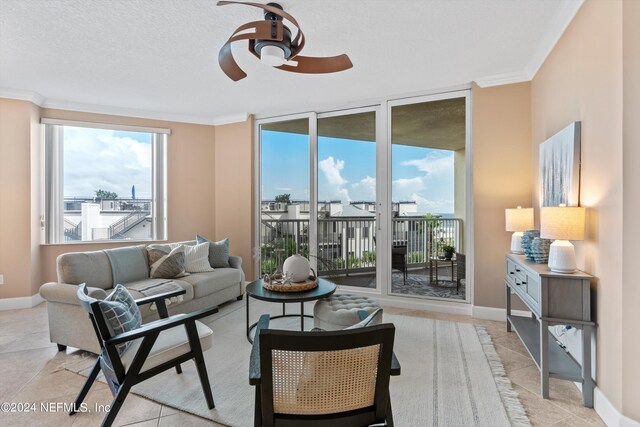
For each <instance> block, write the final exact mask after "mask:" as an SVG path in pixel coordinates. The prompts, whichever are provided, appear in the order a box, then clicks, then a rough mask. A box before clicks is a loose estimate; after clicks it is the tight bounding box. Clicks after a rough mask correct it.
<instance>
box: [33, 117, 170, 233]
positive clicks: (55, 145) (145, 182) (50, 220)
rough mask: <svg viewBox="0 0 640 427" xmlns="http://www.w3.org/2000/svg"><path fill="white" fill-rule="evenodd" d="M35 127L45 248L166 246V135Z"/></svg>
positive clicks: (66, 125)
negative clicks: (41, 158)
mask: <svg viewBox="0 0 640 427" xmlns="http://www.w3.org/2000/svg"><path fill="white" fill-rule="evenodd" d="M42 123H43V124H44V127H45V150H44V151H45V214H44V218H45V231H46V243H65V242H74V241H85V242H86V241H105V240H163V239H165V238H166V197H165V196H166V178H165V176H166V160H165V159H166V158H165V152H166V138H167V135H168V134H169V130H168V129H155V128H138V127H129V126H118V125H106V124H98V123H86V122H70V121H62V120H53V119H42Z"/></svg>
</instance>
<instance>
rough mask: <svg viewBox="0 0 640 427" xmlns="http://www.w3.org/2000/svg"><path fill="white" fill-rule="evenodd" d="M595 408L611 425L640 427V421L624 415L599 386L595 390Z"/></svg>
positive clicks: (606, 422) (610, 426) (616, 426)
mask: <svg viewBox="0 0 640 427" xmlns="http://www.w3.org/2000/svg"><path fill="white" fill-rule="evenodd" d="M593 409H595V410H596V412H597V413H598V415H599V416H600V418H602V421H604V423H605V424H606V425H607V426H609V427H640V422H638V421H635V420H632V419H631V418H629V417H625V416H624V415H622V414H621V413H620V411H618V408H616V407H615V406H614V405H613V404H612V403H611V402H610V401H609V399H607V396H605V394H604V393H603V392H602V390H600V388H598V387H596V388H595V390H594V392H593Z"/></svg>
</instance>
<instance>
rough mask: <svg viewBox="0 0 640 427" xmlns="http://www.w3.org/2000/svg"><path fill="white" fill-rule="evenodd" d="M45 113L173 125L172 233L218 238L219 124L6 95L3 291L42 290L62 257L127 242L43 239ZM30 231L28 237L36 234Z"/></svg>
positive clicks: (1, 106) (0, 247) (0, 138)
mask: <svg viewBox="0 0 640 427" xmlns="http://www.w3.org/2000/svg"><path fill="white" fill-rule="evenodd" d="M40 117H47V118H58V119H69V120H81V121H94V122H103V123H117V124H125V125H133V126H150V127H162V128H169V129H171V135H170V137H169V139H168V143H167V151H168V162H167V168H168V170H167V183H168V189H167V191H168V231H169V236H168V239H169V240H170V241H177V240H188V239H193V238H195V235H196V234H197V233H200V234H202V235H205V236H211V237H212V238H216V237H217V236H216V233H215V227H214V218H213V215H212V212H213V211H214V141H215V127H214V126H206V125H195V124H186V123H176V122H166V121H157V120H147V119H138V118H128V117H119V116H107V115H100V114H90V113H79V112H73V111H65V110H51V109H42V110H40V109H39V108H38V107H36V106H34V105H33V104H31V103H29V102H26V101H15V100H8V99H0V158H1V159H2V161H3V164H2V167H0V206H2V207H3V208H2V209H0V274H4V275H5V285H2V286H0V298H11V297H24V296H31V295H33V294H35V293H37V291H38V289H39V287H40V285H41V284H42V283H44V282H46V281H50V280H55V279H56V267H55V260H56V257H57V256H58V255H60V254H62V253H64V252H70V251H86V250H99V249H104V248H106V247H113V246H124V245H125V244H123V243H103V244H73V245H47V246H40V223H39V216H40V212H41V209H40V196H39V193H40V190H39V186H40V179H41V177H40V165H39V161H40V152H39V149H40V145H41V142H40V134H39V129H40V126H39V121H40ZM29 236H30V238H26V237H29Z"/></svg>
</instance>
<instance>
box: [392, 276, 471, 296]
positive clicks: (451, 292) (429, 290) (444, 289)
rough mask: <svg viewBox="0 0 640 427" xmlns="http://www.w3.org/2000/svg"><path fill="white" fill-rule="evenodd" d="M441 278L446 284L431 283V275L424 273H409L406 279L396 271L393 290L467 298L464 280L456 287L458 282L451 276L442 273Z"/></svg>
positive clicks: (399, 292) (400, 292) (396, 292)
mask: <svg viewBox="0 0 640 427" xmlns="http://www.w3.org/2000/svg"><path fill="white" fill-rule="evenodd" d="M439 279H440V280H441V281H442V282H444V283H445V284H446V285H445V286H435V285H434V284H432V283H429V276H428V275H424V274H414V273H408V274H407V278H406V279H404V278H403V276H402V274H396V273H394V274H393V275H392V276H391V292H393V293H394V294H405V295H420V296H426V297H435V298H446V299H454V300H464V299H465V292H466V289H465V283H464V280H463V281H462V282H461V283H460V288H459V289H456V282H454V281H452V280H451V278H450V277H448V276H442V275H440V277H439Z"/></svg>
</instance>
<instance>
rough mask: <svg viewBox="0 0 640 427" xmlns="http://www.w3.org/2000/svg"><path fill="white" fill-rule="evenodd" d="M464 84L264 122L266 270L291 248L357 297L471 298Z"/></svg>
mask: <svg viewBox="0 0 640 427" xmlns="http://www.w3.org/2000/svg"><path fill="white" fill-rule="evenodd" d="M468 110H469V95H468V91H459V92H450V93H446V94H439V95H430V96H423V97H414V98H405V99H399V100H387V101H384V102H382V103H381V104H379V105H374V106H369V107H363V108H357V109H349V110H340V111H331V112H322V113H307V114H299V115H295V116H286V117H283V118H275V119H262V120H258V122H257V128H256V131H257V137H258V141H257V146H256V149H257V150H256V152H257V157H256V164H258V165H259V171H258V174H257V175H258V179H257V181H256V187H257V189H258V190H259V191H258V198H257V199H256V204H257V205H258V209H257V215H258V216H259V218H260V224H259V227H258V232H257V233H256V234H257V240H258V242H257V243H258V248H256V252H255V253H256V255H258V256H257V257H256V258H257V259H258V260H259V261H258V260H257V263H256V266H257V269H256V270H257V271H259V273H260V276H262V275H263V274H265V273H274V272H277V271H280V270H281V269H282V264H283V262H284V260H285V259H286V258H287V257H289V256H290V255H292V254H294V253H300V254H302V255H304V256H305V257H308V258H309V260H310V262H311V265H312V267H313V268H314V269H315V271H316V272H317V273H318V275H319V276H322V277H324V278H326V279H327V280H331V281H333V282H334V283H336V284H338V285H341V286H343V287H348V288H349V290H350V291H353V292H363V293H367V292H369V293H377V294H381V295H390V296H399V297H411V298H430V299H446V300H451V301H468V300H469V282H468V279H467V277H466V276H467V274H466V271H467V265H468V262H467V258H466V248H467V247H468V243H467V242H466V241H465V239H466V236H468V235H470V233H469V232H468V231H469V229H470V228H469V225H468V221H467V210H468V209H469V206H470V199H469V198H468V197H467V187H468V185H469V184H468V183H469V179H470V176H468V174H467V170H468V169H469V167H470V159H469V156H468V148H469V147H470V138H469V126H470V117H469V111H468Z"/></svg>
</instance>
